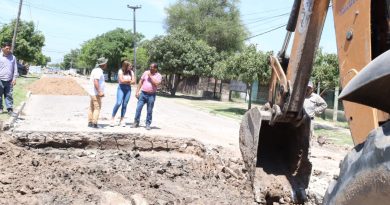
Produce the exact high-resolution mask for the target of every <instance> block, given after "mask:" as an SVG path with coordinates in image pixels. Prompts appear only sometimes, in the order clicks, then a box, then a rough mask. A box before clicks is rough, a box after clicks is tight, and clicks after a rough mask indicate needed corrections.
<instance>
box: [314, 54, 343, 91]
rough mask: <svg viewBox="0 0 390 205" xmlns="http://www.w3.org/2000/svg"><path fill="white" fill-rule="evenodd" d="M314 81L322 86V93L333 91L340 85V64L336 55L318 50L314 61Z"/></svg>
mask: <svg viewBox="0 0 390 205" xmlns="http://www.w3.org/2000/svg"><path fill="white" fill-rule="evenodd" d="M312 77H313V81H314V83H315V84H316V85H318V83H319V85H320V88H321V89H322V93H323V92H325V91H326V90H333V89H334V88H335V87H336V86H338V85H339V63H338V58H337V55H336V54H333V53H330V54H329V53H324V52H323V51H322V49H318V51H317V53H316V57H315V61H314V66H313V73H312Z"/></svg>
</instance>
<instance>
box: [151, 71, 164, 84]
mask: <svg viewBox="0 0 390 205" xmlns="http://www.w3.org/2000/svg"><path fill="white" fill-rule="evenodd" d="M148 76H149V78H150V81H151V82H152V84H153V85H154V86H156V87H157V86H159V85H160V83H161V79H160V78H158V77H157V76H156V77H154V76H153V75H152V74H151V73H150V71H149V73H148Z"/></svg>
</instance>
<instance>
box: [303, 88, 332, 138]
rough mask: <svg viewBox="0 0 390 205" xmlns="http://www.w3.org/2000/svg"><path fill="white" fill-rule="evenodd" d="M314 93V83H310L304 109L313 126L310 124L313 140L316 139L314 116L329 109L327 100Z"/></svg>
mask: <svg viewBox="0 0 390 205" xmlns="http://www.w3.org/2000/svg"><path fill="white" fill-rule="evenodd" d="M313 91H314V85H313V82H311V81H309V84H308V85H307V89H306V96H305V101H304V103H303V107H304V109H305V111H306V113H307V115H308V116H309V117H310V119H311V124H310V136H311V138H313V137H314V126H313V120H314V116H315V115H319V114H321V113H323V112H324V111H325V110H326V108H327V107H328V105H327V104H326V102H325V100H324V99H323V98H322V97H321V96H320V95H318V94H316V93H314V92H313Z"/></svg>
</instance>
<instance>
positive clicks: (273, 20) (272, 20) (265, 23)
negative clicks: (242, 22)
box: [248, 17, 287, 30]
mask: <svg viewBox="0 0 390 205" xmlns="http://www.w3.org/2000/svg"><path fill="white" fill-rule="evenodd" d="M281 20H283V22H286V21H287V20H286V19H285V18H282V17H279V18H274V19H271V20H268V21H264V22H261V23H260V24H256V25H253V26H251V27H248V29H250V30H252V29H255V28H259V27H262V26H264V25H268V24H269V23H271V22H275V21H279V22H280V21H281Z"/></svg>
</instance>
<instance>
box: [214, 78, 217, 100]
mask: <svg viewBox="0 0 390 205" xmlns="http://www.w3.org/2000/svg"><path fill="white" fill-rule="evenodd" d="M217 84H218V79H216V78H214V95H213V96H214V99H215V98H217Z"/></svg>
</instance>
